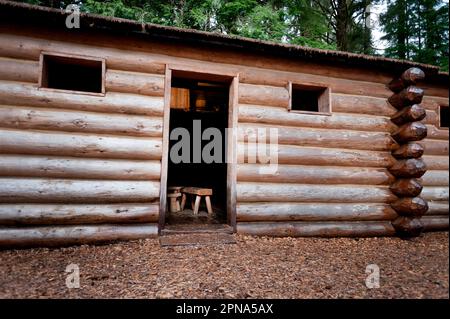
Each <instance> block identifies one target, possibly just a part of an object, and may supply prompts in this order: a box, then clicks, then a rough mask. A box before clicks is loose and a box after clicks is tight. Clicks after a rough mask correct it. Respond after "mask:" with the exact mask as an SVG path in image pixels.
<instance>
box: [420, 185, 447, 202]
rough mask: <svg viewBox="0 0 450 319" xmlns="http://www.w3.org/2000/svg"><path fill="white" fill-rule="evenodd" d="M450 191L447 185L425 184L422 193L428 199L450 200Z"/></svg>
mask: <svg viewBox="0 0 450 319" xmlns="http://www.w3.org/2000/svg"><path fill="white" fill-rule="evenodd" d="M448 195H449V191H448V186H447V187H439V186H425V187H424V188H423V190H422V194H421V195H420V196H421V197H423V198H424V199H425V200H427V201H448V199H449V196H448Z"/></svg>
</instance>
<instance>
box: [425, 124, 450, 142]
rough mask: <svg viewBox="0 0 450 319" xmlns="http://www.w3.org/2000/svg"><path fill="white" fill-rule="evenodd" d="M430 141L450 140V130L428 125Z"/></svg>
mask: <svg viewBox="0 0 450 319" xmlns="http://www.w3.org/2000/svg"><path fill="white" fill-rule="evenodd" d="M427 129H428V139H436V140H445V141H448V140H449V130H442V129H438V128H437V127H436V126H435V125H427Z"/></svg>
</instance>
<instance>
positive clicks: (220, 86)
mask: <svg viewBox="0 0 450 319" xmlns="http://www.w3.org/2000/svg"><path fill="white" fill-rule="evenodd" d="M229 89H230V83H227V82H220V81H211V80H206V81H205V80H199V79H192V78H188V77H173V79H172V94H171V110H170V132H172V131H173V130H174V129H175V128H185V129H187V131H189V135H190V163H183V162H181V163H174V162H173V159H172V158H170V156H169V165H168V183H167V184H168V187H169V188H170V187H171V186H184V187H199V188H210V189H212V190H213V195H212V196H211V203H212V207H213V214H208V213H207V209H206V205H205V200H204V198H202V200H201V204H200V210H199V213H198V214H197V215H194V214H193V210H192V207H191V202H190V199H189V196H188V200H187V202H186V205H185V209H184V210H183V211H179V212H174V211H170V208H169V209H168V212H167V215H166V224H168V225H178V224H192V225H196V224H223V223H226V220H227V216H226V211H227V210H226V203H227V164H226V161H225V159H226V138H225V136H226V130H225V129H226V127H227V126H228V102H229ZM194 121H200V122H196V125H198V124H199V123H200V124H201V132H202V133H203V132H204V131H205V130H206V129H207V128H210V127H213V128H217V129H218V130H220V133H221V144H222V145H221V148H220V149H221V153H222V154H221V162H220V163H216V162H213V163H205V159H204V158H202V157H200V158H201V162H200V163H195V162H194V161H195V157H197V158H198V155H199V154H198V152H196V154H194V147H193V144H194V138H196V136H194V134H195V133H194V129H193V127H194ZM197 137H198V136H197ZM211 139H212V137H211ZM179 140H180V139H178V140H170V141H169V150H171V149H172V146H173V145H174V144H176V143H177V142H179ZM197 142H198V138H197V141H196V143H197ZM210 142H211V140H202V141H201V150H203V148H204V146H205V145H207V144H208V143H210ZM216 150H217V148H216ZM168 193H170V190H168ZM192 197H193V198H195V196H192Z"/></svg>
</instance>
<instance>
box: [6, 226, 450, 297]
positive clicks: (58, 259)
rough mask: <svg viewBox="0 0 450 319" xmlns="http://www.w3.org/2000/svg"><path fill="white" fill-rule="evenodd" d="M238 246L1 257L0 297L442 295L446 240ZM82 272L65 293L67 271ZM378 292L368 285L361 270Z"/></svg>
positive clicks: (136, 247)
mask: <svg viewBox="0 0 450 319" xmlns="http://www.w3.org/2000/svg"><path fill="white" fill-rule="evenodd" d="M236 238H237V242H238V243H237V244H236V245H221V246H203V247H171V248H161V247H160V246H159V244H158V242H157V241H156V240H142V241H136V242H125V243H118V244H112V245H104V246H81V247H69V248H62V249H29V250H10V251H0V297H1V298H16V297H22V298H54V297H58V298H79V297H81V298H100V297H105V298H124V297H125V298H140V297H145V298H172V297H175V298H256V297H260V298H448V297H449V270H448V269H449V252H448V248H449V247H448V242H449V240H448V233H429V234H425V235H423V236H422V237H420V238H416V239H413V240H408V241H406V240H400V239H398V238H371V239H348V238H337V239H317V238H297V239H293V238H254V237H244V236H236ZM71 263H75V264H78V265H79V269H80V285H81V287H80V288H79V289H68V288H67V287H66V284H65V281H66V276H67V275H68V273H66V272H65V269H66V266H67V265H68V264H71ZM368 264H377V265H378V266H379V268H380V275H381V277H380V288H379V289H368V288H367V287H366V286H365V279H366V277H367V274H366V273H365V271H366V266H367V265H368Z"/></svg>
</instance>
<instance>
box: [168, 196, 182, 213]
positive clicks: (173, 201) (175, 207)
mask: <svg viewBox="0 0 450 319" xmlns="http://www.w3.org/2000/svg"><path fill="white" fill-rule="evenodd" d="M181 196H182V195H181V193H172V194H167V197H169V199H170V201H169V211H170V212H171V213H176V212H179V211H180V210H181V209H180V208H181V207H180V201H179V200H178V199H179V198H180V197H181Z"/></svg>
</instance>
